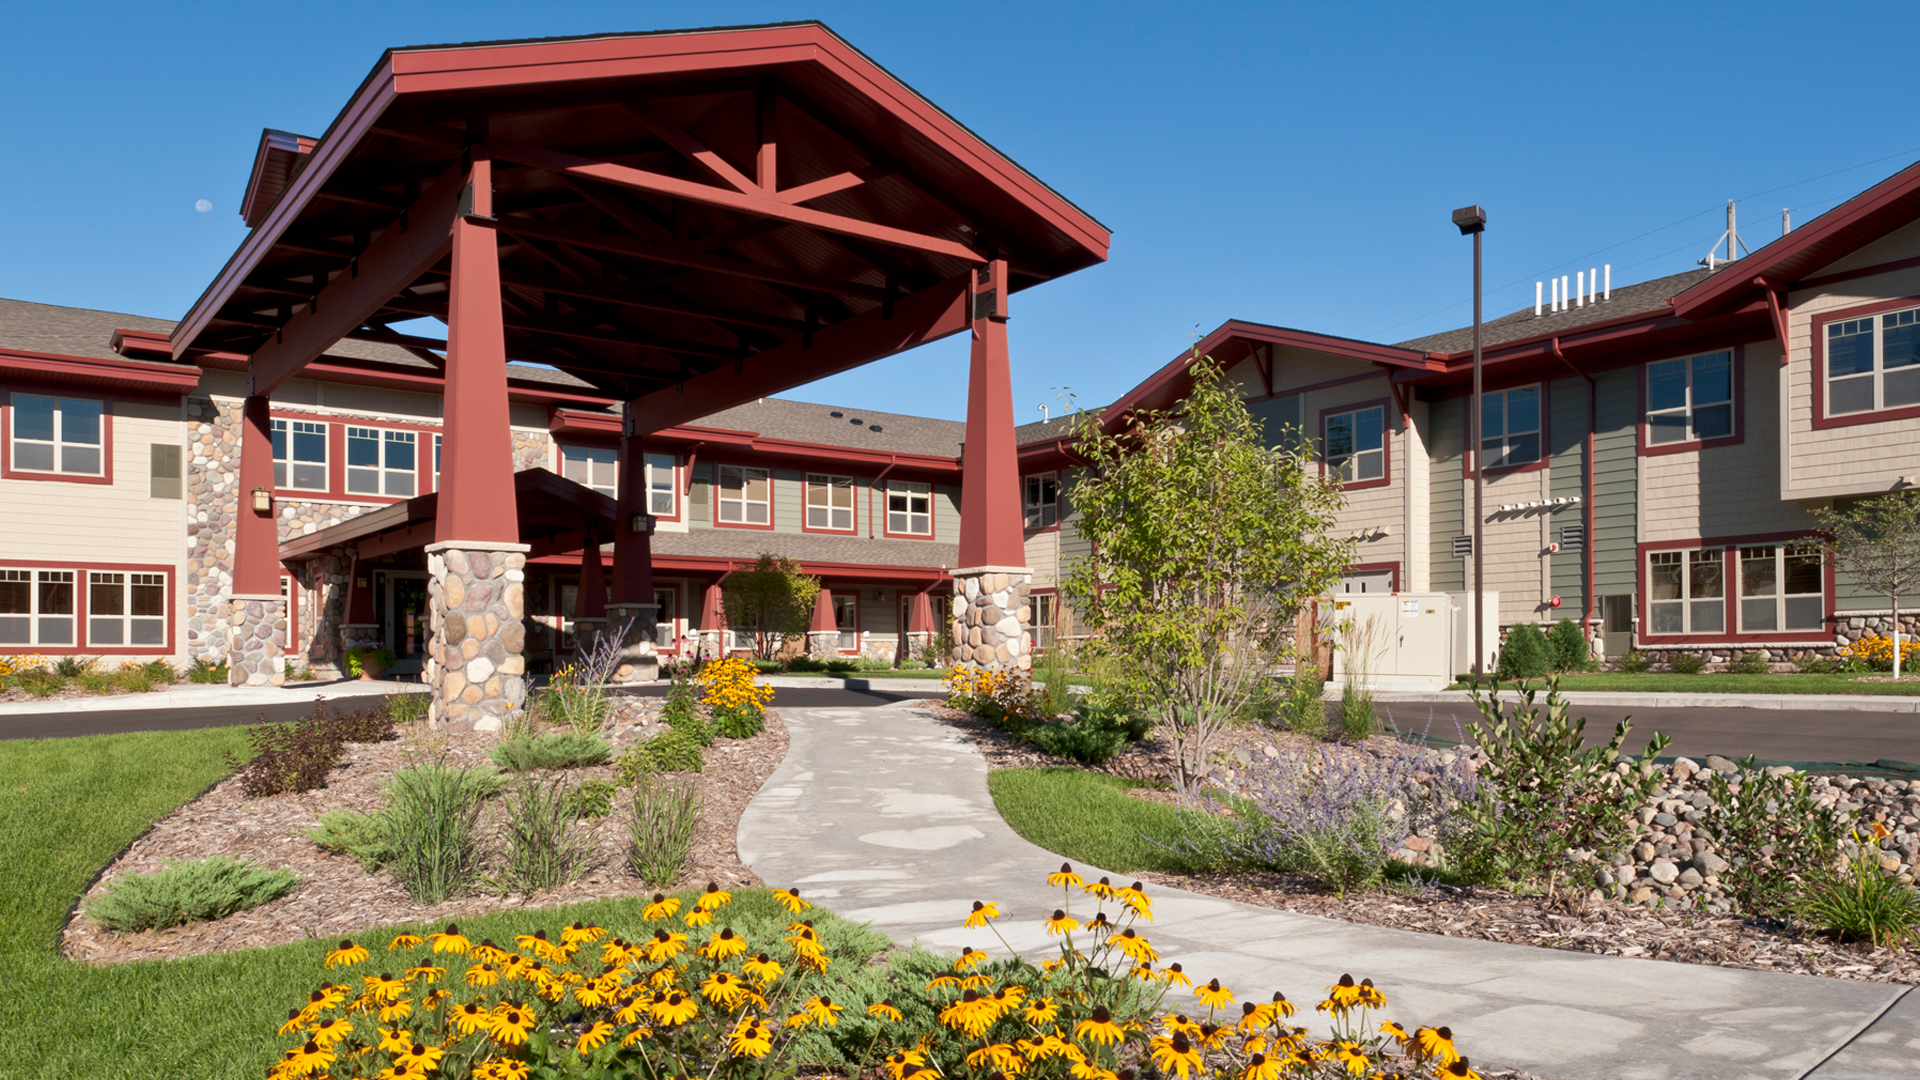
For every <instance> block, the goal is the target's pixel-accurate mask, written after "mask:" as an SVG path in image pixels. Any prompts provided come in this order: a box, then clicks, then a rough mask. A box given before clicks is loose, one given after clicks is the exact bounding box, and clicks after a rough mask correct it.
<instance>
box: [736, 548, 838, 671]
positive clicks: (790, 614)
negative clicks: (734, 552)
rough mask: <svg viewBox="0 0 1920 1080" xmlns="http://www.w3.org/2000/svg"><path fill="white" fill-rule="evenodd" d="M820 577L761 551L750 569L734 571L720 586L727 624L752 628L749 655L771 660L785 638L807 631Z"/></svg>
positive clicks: (788, 560) (781, 556) (745, 628)
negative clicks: (751, 650)
mask: <svg viewBox="0 0 1920 1080" xmlns="http://www.w3.org/2000/svg"><path fill="white" fill-rule="evenodd" d="M819 592H820V579H819V578H817V577H813V576H811V575H808V574H803V573H801V572H800V564H799V563H797V562H794V561H793V560H792V559H789V558H787V557H786V556H785V555H767V554H762V555H761V556H760V557H759V558H758V559H755V560H754V563H753V568H752V569H750V570H735V571H734V572H733V573H732V574H730V575H728V577H727V581H726V584H725V585H724V586H723V587H722V589H721V603H722V604H723V605H725V607H726V611H727V626H728V627H730V628H732V629H735V630H749V629H750V630H752V631H753V654H754V655H755V656H757V657H759V658H760V659H762V660H771V659H773V654H774V653H776V652H778V651H780V646H781V644H782V643H784V642H785V641H786V640H787V638H789V637H792V636H793V635H795V634H804V633H806V632H807V626H808V624H809V623H810V622H811V621H812V618H813V601H814V597H816V596H817V595H819Z"/></svg>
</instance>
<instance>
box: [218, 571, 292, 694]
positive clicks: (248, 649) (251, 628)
mask: <svg viewBox="0 0 1920 1080" xmlns="http://www.w3.org/2000/svg"><path fill="white" fill-rule="evenodd" d="M226 605H227V682H229V683H231V684H232V685H234V686H284V685H286V682H287V631H288V621H287V598H286V597H284V596H281V595H280V594H279V593H272V594H268V595H249V594H244V593H233V594H230V595H229V596H228V597H227V599H226Z"/></svg>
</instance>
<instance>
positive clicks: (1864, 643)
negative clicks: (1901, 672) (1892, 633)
mask: <svg viewBox="0 0 1920 1080" xmlns="http://www.w3.org/2000/svg"><path fill="white" fill-rule="evenodd" d="M1840 655H1841V656H1843V657H1845V658H1846V659H1849V660H1860V661H1863V662H1865V663H1868V664H1875V665H1885V666H1887V667H1892V666H1893V639H1892V638H1889V637H1870V638H1862V639H1860V640H1859V641H1855V642H1852V643H1850V644H1848V645H1846V646H1845V647H1843V648H1842V649H1841V650H1840ZM1916 658H1920V641H1915V640H1914V639H1913V638H1910V637H1907V636H1905V635H1904V634H1903V635H1901V638H1900V666H1901V667H1903V668H1904V667H1906V666H1907V665H1908V664H1911V663H1913V662H1914V660H1915V659H1916Z"/></svg>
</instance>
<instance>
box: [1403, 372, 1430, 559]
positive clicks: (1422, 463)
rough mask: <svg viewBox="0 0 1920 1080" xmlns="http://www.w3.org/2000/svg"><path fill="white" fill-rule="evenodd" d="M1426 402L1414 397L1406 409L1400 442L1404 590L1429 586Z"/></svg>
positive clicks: (1428, 457) (1427, 427)
mask: <svg viewBox="0 0 1920 1080" xmlns="http://www.w3.org/2000/svg"><path fill="white" fill-rule="evenodd" d="M1427 411H1428V406H1427V403H1426V402H1424V401H1416V402H1414V403H1413V407H1412V408H1411V409H1409V410H1408V412H1409V413H1410V414H1411V415H1410V416H1409V420H1410V423H1409V424H1408V425H1407V430H1406V433H1405V435H1404V436H1403V438H1402V440H1401V442H1402V445H1403V446H1404V447H1405V448H1406V454H1405V456H1404V458H1403V460H1404V461H1405V462H1406V468H1405V469H1404V470H1403V475H1404V479H1402V480H1401V490H1403V491H1405V492H1406V500H1405V503H1404V506H1405V511H1406V512H1405V514H1404V516H1403V521H1404V524H1403V525H1402V526H1401V535H1402V536H1404V537H1406V541H1407V542H1406V553H1405V561H1404V562H1403V563H1402V564H1401V569H1400V587H1401V588H1402V589H1404V590H1406V591H1407V592H1426V591H1427V590H1428V589H1430V588H1432V585H1431V583H1430V581H1429V573H1428V571H1429V570H1431V569H1432V564H1433V532H1432V530H1431V529H1430V528H1429V520H1428V519H1429V517H1430V514H1431V510H1430V499H1429V496H1430V494H1431V493H1432V483H1431V480H1430V474H1431V472H1432V467H1433V466H1432V461H1431V460H1430V459H1431V451H1430V449H1429V448H1428V445H1427V432H1428V431H1429V430H1430V429H1429V426H1428V422H1427Z"/></svg>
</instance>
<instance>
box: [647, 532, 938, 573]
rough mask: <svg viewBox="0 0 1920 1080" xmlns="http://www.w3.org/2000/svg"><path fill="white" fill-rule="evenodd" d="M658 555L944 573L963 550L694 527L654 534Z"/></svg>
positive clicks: (854, 538)
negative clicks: (770, 558) (771, 558)
mask: <svg viewBox="0 0 1920 1080" xmlns="http://www.w3.org/2000/svg"><path fill="white" fill-rule="evenodd" d="M651 547H652V550H653V553H654V554H655V555H682V556H694V557H704V558H713V559H745V560H752V559H756V558H758V557H759V556H760V555H761V554H762V553H763V552H764V553H768V554H773V555H785V556H787V557H788V558H792V559H797V560H799V561H800V562H801V563H803V564H804V563H851V564H855V565H860V566H914V567H926V568H929V569H932V568H939V569H946V568H948V567H951V566H955V565H957V563H956V562H955V560H956V559H957V558H959V548H958V547H956V546H955V545H953V544H936V543H934V542H933V541H931V540H869V539H867V538H866V537H864V536H826V535H823V534H820V533H772V532H759V531H751V530H744V529H694V530H691V531H689V532H656V533H654V534H653V542H652V544H651Z"/></svg>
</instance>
